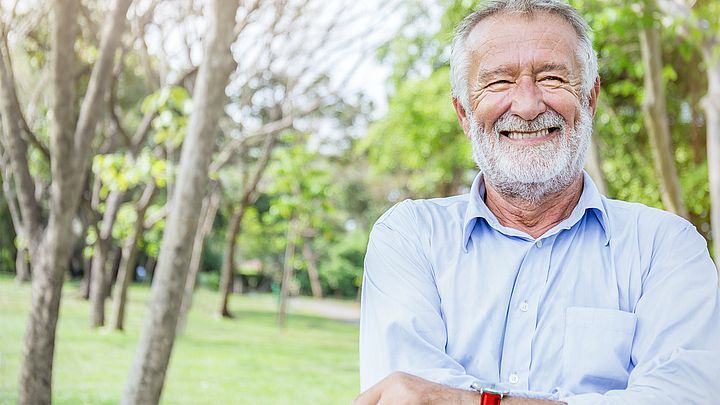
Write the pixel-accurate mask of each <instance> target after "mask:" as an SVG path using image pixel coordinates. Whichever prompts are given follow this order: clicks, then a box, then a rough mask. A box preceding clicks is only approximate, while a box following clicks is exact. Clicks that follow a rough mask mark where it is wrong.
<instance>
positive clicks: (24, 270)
mask: <svg viewBox="0 0 720 405" xmlns="http://www.w3.org/2000/svg"><path fill="white" fill-rule="evenodd" d="M15 281H16V282H17V283H18V284H22V283H26V282H28V281H30V262H29V261H28V250H27V248H20V249H18V250H17V256H16V257H15Z"/></svg>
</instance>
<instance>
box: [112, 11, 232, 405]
mask: <svg viewBox="0 0 720 405" xmlns="http://www.w3.org/2000/svg"><path fill="white" fill-rule="evenodd" d="M237 7H238V2H237V1H235V0H215V1H212V2H211V4H210V6H209V8H208V10H209V13H208V19H207V20H208V21H207V22H208V25H207V30H206V32H207V37H206V41H207V42H206V45H205V55H204V58H203V61H202V64H201V65H200V70H199V73H198V78H197V81H196V85H195V89H194V94H193V103H192V105H193V107H192V111H191V113H190V121H189V123H188V127H187V137H186V139H185V141H184V143H183V147H182V153H181V157H180V163H179V169H178V176H177V181H176V183H175V191H174V196H173V198H172V202H171V204H172V206H171V207H170V210H169V215H168V219H167V223H166V226H165V231H164V233H163V241H162V244H161V248H160V258H159V260H158V265H157V269H156V272H155V277H154V280H153V284H152V290H151V294H150V303H149V305H148V311H147V314H146V317H145V321H144V324H143V328H142V332H141V334H140V339H139V341H138V346H137V351H136V353H135V360H134V362H133V366H132V368H131V371H130V375H129V377H128V380H127V383H126V386H125V390H124V392H123V395H122V399H121V404H125V405H131V404H132V405H144V404H157V403H158V402H159V401H160V394H161V392H162V388H163V384H164V381H165V372H166V370H167V366H168V362H169V361H170V353H171V352H172V347H173V343H174V340H175V333H176V328H177V321H178V315H179V313H180V305H181V303H182V297H183V291H184V288H185V284H186V282H187V274H188V261H189V259H190V254H191V251H192V249H191V248H192V242H193V238H194V236H195V232H196V231H197V227H198V216H199V213H200V212H199V211H200V208H201V204H202V199H203V194H204V193H205V190H206V187H207V183H208V166H209V164H210V159H211V157H212V153H213V147H214V145H215V138H216V135H217V131H218V120H219V119H220V117H221V114H222V112H223V105H224V103H225V99H226V96H225V86H226V85H227V82H228V78H229V76H230V72H231V70H232V67H233V57H232V53H231V51H230V45H231V43H232V40H233V28H234V25H235V14H236V12H237Z"/></svg>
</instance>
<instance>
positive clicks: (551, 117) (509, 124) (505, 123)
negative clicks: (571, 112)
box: [493, 110, 565, 134]
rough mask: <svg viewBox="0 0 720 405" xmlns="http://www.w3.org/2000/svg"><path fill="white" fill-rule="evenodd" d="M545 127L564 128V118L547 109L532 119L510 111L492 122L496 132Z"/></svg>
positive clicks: (528, 130)
mask: <svg viewBox="0 0 720 405" xmlns="http://www.w3.org/2000/svg"><path fill="white" fill-rule="evenodd" d="M547 128H559V129H560V130H563V129H565V119H564V118H563V117H562V115H560V114H559V113H558V112H556V111H553V110H547V111H545V112H543V113H540V114H539V115H538V116H537V117H535V118H534V119H532V120H530V121H527V120H524V119H522V118H520V117H518V116H517V115H515V114H512V113H510V111H507V112H505V113H504V114H503V115H501V116H500V118H498V119H497V120H496V121H495V123H494V124H493V130H494V132H495V133H496V134H499V133H502V132H535V131H540V130H542V129H547Z"/></svg>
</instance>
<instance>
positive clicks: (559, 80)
mask: <svg viewBox="0 0 720 405" xmlns="http://www.w3.org/2000/svg"><path fill="white" fill-rule="evenodd" d="M540 81H541V82H557V83H565V80H563V79H562V78H560V77H557V76H546V77H543V78H542V79H540Z"/></svg>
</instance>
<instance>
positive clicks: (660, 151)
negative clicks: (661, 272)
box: [640, 0, 687, 217]
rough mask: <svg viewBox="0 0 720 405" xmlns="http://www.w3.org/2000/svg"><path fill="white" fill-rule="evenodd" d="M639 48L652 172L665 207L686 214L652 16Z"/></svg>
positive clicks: (649, 6) (648, 4)
mask: <svg viewBox="0 0 720 405" xmlns="http://www.w3.org/2000/svg"><path fill="white" fill-rule="evenodd" d="M654 7H655V5H654V2H653V1H652V0H646V1H645V11H644V12H645V14H646V15H648V16H652V15H653V12H654ZM653 18H654V17H653ZM640 50H641V53H642V60H643V67H644V69H645V79H644V82H645V85H644V88H645V100H644V101H643V113H644V114H643V115H644V117H645V126H646V128H647V131H648V136H649V138H650V144H651V147H652V153H653V160H654V162H655V172H656V174H657V176H658V179H659V181H660V191H661V194H662V201H663V204H664V205H665V208H666V209H668V210H670V211H672V212H674V213H676V214H678V215H680V216H683V217H687V211H686V209H685V205H684V204H683V200H682V192H681V190H680V180H679V179H678V174H677V169H676V168H675V153H674V149H673V146H672V139H671V137H670V124H669V123H668V115H667V106H666V101H665V85H664V83H663V79H662V49H661V47H660V33H659V32H658V28H657V26H656V24H655V21H654V19H653V21H652V23H650V24H648V25H646V26H644V27H643V28H642V30H641V31H640Z"/></svg>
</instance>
